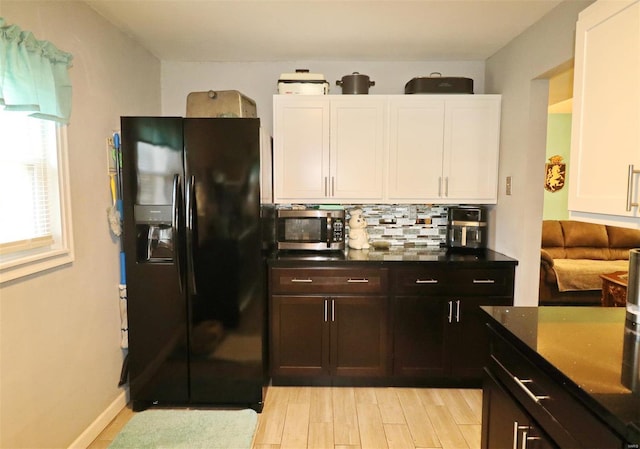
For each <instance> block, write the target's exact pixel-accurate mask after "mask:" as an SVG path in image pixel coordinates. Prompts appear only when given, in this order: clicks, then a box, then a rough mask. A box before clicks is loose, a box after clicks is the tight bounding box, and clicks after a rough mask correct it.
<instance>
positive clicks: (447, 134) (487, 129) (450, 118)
mask: <svg viewBox="0 0 640 449" xmlns="http://www.w3.org/2000/svg"><path fill="white" fill-rule="evenodd" d="M499 147H500V96H498V95H482V96H481V95H478V96H474V97H466V98H462V97H455V98H450V99H448V100H447V101H446V105H445V126H444V160H443V162H442V175H443V178H444V188H443V191H442V193H443V195H442V196H441V198H444V199H446V200H448V201H455V202H456V203H481V204H494V203H496V202H497V200H498V154H499Z"/></svg>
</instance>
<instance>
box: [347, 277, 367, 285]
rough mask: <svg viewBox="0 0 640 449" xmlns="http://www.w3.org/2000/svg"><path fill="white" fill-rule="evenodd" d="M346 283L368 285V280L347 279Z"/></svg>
mask: <svg viewBox="0 0 640 449" xmlns="http://www.w3.org/2000/svg"><path fill="white" fill-rule="evenodd" d="M347 282H348V283H349V284H368V283H369V279H367V278H364V279H351V278H349V279H347Z"/></svg>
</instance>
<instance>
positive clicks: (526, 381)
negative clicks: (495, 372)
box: [512, 376, 550, 404]
mask: <svg viewBox="0 0 640 449" xmlns="http://www.w3.org/2000/svg"><path fill="white" fill-rule="evenodd" d="M512 377H513V380H515V381H516V383H517V384H518V386H519V387H520V388H521V389H522V391H524V392H525V393H526V395H527V396H529V397H530V398H531V399H532V400H533V401H534V402H535V403H537V404H539V403H540V401H541V400H543V399H549V398H550V396H537V395H535V394H533V392H532V391H531V390H529V389H528V388H527V386H526V385H525V384H530V383H533V381H532V380H531V379H522V380H520V379H518V378H517V377H516V376H512Z"/></svg>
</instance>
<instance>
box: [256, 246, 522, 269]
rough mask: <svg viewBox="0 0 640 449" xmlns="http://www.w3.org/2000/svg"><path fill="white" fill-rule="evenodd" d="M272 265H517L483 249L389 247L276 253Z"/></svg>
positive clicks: (269, 261)
mask: <svg viewBox="0 0 640 449" xmlns="http://www.w3.org/2000/svg"><path fill="white" fill-rule="evenodd" d="M267 262H268V263H269V264H270V265H273V266H276V265H277V266H289V265H291V266H294V265H297V264H300V263H305V264H309V263H314V264H315V263H317V264H320V265H322V264H327V265H328V264H331V265H340V264H346V265H357V264H378V265H389V264H395V263H398V262H401V263H446V264H471V263H472V264H474V266H483V265H484V266H487V265H495V264H496V263H500V264H508V265H513V266H515V265H517V264H518V261H517V260H515V259H512V258H511V257H508V256H505V255H504V254H501V253H498V252H496V251H493V250H490V249H486V250H480V251H468V252H461V251H450V250H447V248H440V247H424V248H418V247H416V248H404V247H401V248H390V249H384V250H382V249H373V248H372V249H369V250H353V249H347V250H345V251H276V252H273V253H272V254H270V255H269V256H268V257H267Z"/></svg>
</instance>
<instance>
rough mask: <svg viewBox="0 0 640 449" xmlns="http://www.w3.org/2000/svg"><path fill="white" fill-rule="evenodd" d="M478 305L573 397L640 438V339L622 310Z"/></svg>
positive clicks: (616, 427) (625, 433)
mask: <svg viewBox="0 0 640 449" xmlns="http://www.w3.org/2000/svg"><path fill="white" fill-rule="evenodd" d="M482 309H483V310H484V311H485V312H486V313H487V314H489V316H490V317H491V320H490V323H489V324H490V325H491V326H492V327H493V328H494V329H495V330H496V331H498V332H500V333H501V334H503V335H504V336H505V337H506V338H507V339H508V340H509V341H510V342H511V343H512V344H514V345H515V346H516V347H517V349H518V350H520V351H521V352H522V353H523V354H524V355H525V356H526V357H527V358H528V359H530V360H531V361H533V362H534V363H535V364H536V365H537V366H538V367H539V368H540V369H542V370H544V371H545V372H546V373H547V374H548V375H550V376H551V377H552V378H553V379H554V380H555V381H556V382H558V383H560V384H562V385H563V386H564V388H565V389H566V390H567V391H568V392H569V393H570V394H571V395H572V396H573V397H574V398H575V399H576V400H578V401H579V402H581V403H582V404H583V405H584V406H585V407H587V408H588V409H589V410H591V411H592V412H593V413H594V414H595V415H596V416H598V417H599V418H600V419H601V420H603V421H604V422H605V423H607V424H608V425H609V426H610V427H611V428H613V429H614V430H616V431H617V433H619V434H620V435H622V436H624V437H625V438H626V439H627V441H631V442H634V443H635V442H640V385H638V381H637V380H638V370H639V369H640V367H639V366H638V364H637V360H638V351H640V337H639V335H638V332H637V328H636V327H635V326H634V325H633V324H632V323H631V322H630V321H628V320H625V315H626V309H625V308H619V307H558V306H549V307H482ZM496 324H497V325H496Z"/></svg>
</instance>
